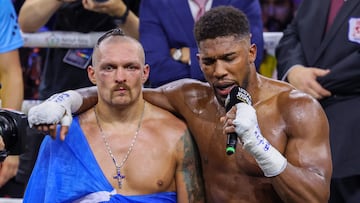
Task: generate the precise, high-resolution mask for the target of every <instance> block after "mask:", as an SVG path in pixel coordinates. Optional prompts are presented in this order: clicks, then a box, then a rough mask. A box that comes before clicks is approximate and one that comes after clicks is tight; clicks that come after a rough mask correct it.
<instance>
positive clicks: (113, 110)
mask: <svg viewBox="0 0 360 203" xmlns="http://www.w3.org/2000/svg"><path fill="white" fill-rule="evenodd" d="M144 106H145V100H144V99H139V100H138V101H136V102H135V103H132V104H127V105H118V106H114V105H107V104H104V103H103V102H101V101H99V102H98V103H97V104H96V105H95V107H94V108H95V110H96V112H97V116H98V117H99V119H100V120H102V122H105V123H113V122H123V123H128V122H129V123H132V122H134V121H137V120H138V119H139V117H140V116H141V114H143V111H144Z"/></svg>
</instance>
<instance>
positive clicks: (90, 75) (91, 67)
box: [87, 65, 96, 85]
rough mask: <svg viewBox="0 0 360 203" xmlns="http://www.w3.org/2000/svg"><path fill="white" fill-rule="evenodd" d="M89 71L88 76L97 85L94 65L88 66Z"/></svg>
mask: <svg viewBox="0 0 360 203" xmlns="http://www.w3.org/2000/svg"><path fill="white" fill-rule="evenodd" d="M87 72H88V77H89V80H90V81H91V82H92V83H93V84H94V85H96V78H95V69H94V67H93V66H92V65H89V66H88V68H87Z"/></svg>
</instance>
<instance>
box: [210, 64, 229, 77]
mask: <svg viewBox="0 0 360 203" xmlns="http://www.w3.org/2000/svg"><path fill="white" fill-rule="evenodd" d="M213 74H214V77H216V78H217V79H221V78H223V77H224V76H225V75H226V74H227V72H226V64H225V63H224V62H222V61H221V60H216V62H215V64H214V73H213Z"/></svg>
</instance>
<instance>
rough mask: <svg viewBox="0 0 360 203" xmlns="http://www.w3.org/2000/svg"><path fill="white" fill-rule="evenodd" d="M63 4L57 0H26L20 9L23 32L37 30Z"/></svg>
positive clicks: (20, 23)
mask: <svg viewBox="0 0 360 203" xmlns="http://www.w3.org/2000/svg"><path fill="white" fill-rule="evenodd" d="M62 4H63V2H61V1H57V0H47V1H44V0H26V1H25V3H24V4H23V6H22V7H21V9H20V13H19V18H18V21H19V25H20V28H21V30H22V31H23V32H36V31H37V30H38V29H39V28H40V27H41V26H43V25H45V24H46V23H47V22H48V20H49V19H50V18H51V16H52V15H53V14H54V13H55V12H56V11H57V10H58V9H59V8H60V6H61V5H62Z"/></svg>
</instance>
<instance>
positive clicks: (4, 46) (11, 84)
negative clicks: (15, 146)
mask: <svg viewBox="0 0 360 203" xmlns="http://www.w3.org/2000/svg"><path fill="white" fill-rule="evenodd" d="M0 5H1V6H0V28H1V29H0V83H1V89H0V98H1V108H9V109H14V110H18V111H19V110H21V106H22V102H23V97H24V84H23V77H22V71H21V65H20V59H19V52H18V49H19V48H20V47H21V46H23V44H24V41H23V39H22V37H21V34H20V30H19V26H18V24H17V15H16V13H15V9H14V7H13V4H12V2H11V0H0ZM18 166H19V156H8V157H7V158H6V159H5V161H4V162H3V163H1V166H0V187H1V188H0V196H2V197H5V196H6V197H22V195H23V192H24V185H23V184H21V183H18V182H17V181H16V180H15V178H14V177H15V175H16V173H17V170H18Z"/></svg>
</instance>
